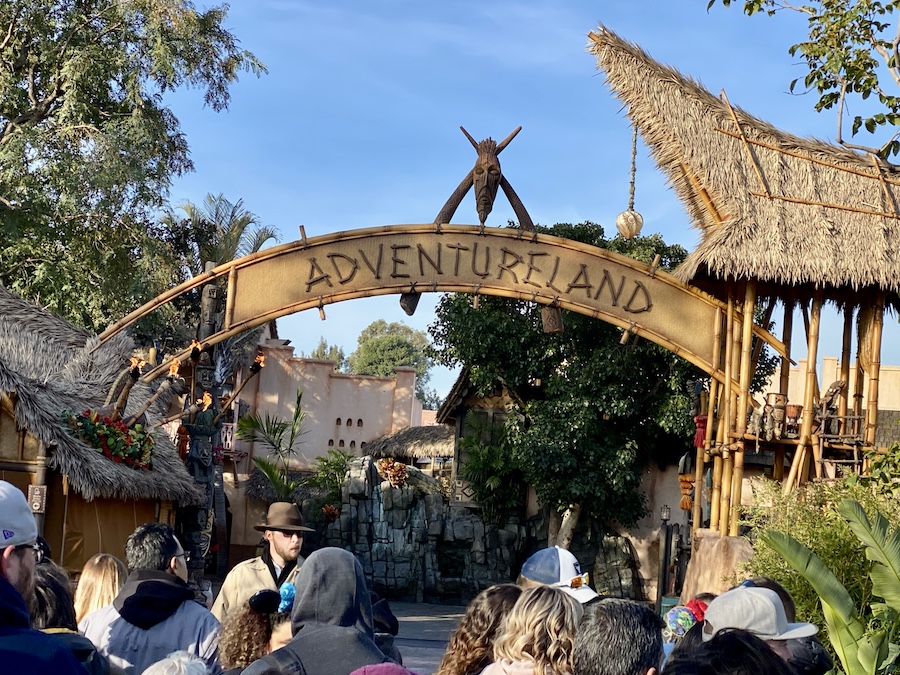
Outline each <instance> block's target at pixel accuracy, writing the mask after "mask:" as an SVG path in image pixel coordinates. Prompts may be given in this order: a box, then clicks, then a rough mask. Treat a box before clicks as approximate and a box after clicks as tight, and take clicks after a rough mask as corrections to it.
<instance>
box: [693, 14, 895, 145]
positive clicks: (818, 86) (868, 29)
mask: <svg viewBox="0 0 900 675" xmlns="http://www.w3.org/2000/svg"><path fill="white" fill-rule="evenodd" d="M733 1H734V0H721V3H722V5H724V6H725V7H728V6H730V5H731V4H732V2H733ZM715 3H716V0H710V2H709V5H708V6H707V9H709V8H711V7H712V6H713V5H714V4H715ZM735 4H737V3H735ZM898 7H900V2H898V1H897V0H889V1H887V2H883V1H882V0H813V1H812V2H808V3H806V4H803V5H794V4H792V3H790V2H784V1H782V0H744V2H743V8H744V13H745V14H747V15H754V14H758V13H763V12H764V13H766V14H768V15H769V16H773V15H775V14H777V13H778V12H781V11H784V10H790V11H794V12H799V13H801V14H804V15H805V16H806V17H807V29H808V34H807V39H805V40H802V41H800V42H798V43H796V44H794V45H791V47H790V48H789V49H788V52H789V54H790V55H791V56H800V57H801V58H802V59H803V60H804V61H805V62H806V66H807V69H808V71H809V72H808V73H807V75H806V77H804V78H803V82H802V85H801V89H803V91H804V92H806V91H815V92H816V93H817V94H818V95H819V98H818V100H817V101H816V106H815V107H816V110H817V111H822V110H828V109H831V108H837V111H838V134H837V138H838V141H839V142H843V141H842V139H841V131H842V128H841V127H842V122H843V117H842V113H843V112H844V109H845V107H846V102H847V98H848V97H849V96H856V97H859V99H860V100H862V101H866V100H867V99H870V98H873V97H874V99H876V100H877V101H878V103H877V104H874V103H873V102H870V104H869V105H866V104H863V105H862V106H860V107H863V108H865V109H866V110H867V111H871V110H875V111H876V112H867V113H865V114H863V115H855V116H854V117H853V120H852V122H851V125H850V131H851V135H856V133H857V132H858V131H859V130H860V129H862V128H865V130H866V131H867V132H869V133H872V134H874V133H875V132H876V131H878V130H879V129H883V128H885V127H886V128H888V131H890V133H891V136H890V138H889V139H888V140H887V141H886V142H885V143H883V144H882V145H881V147H880V148H878V149H877V151H878V153H879V154H880V155H881V156H882V157H888V156H889V155H897V154H900V140H897V133H896V132H894V130H893V129H891V127H896V126H898V125H900V96H898V95H897V92H896V91H895V90H896V88H897V86H898V84H900V59H898V56H897V54H898V52H897V44H898V43H897V40H896V38H895V36H893V35H890V34H889V33H890V32H893V33H895V34H896V32H897V30H896V28H892V27H891V21H890V19H891V17H892V15H893V14H894V12H895V11H896V10H897V9H898ZM885 75H887V76H889V81H888V83H885V79H886V78H885V77H884V76H885ZM798 81H799V80H794V81H792V82H791V83H790V89H791V91H792V92H793V91H794V90H795V88H796V87H797V84H798ZM845 145H850V144H847V143H845ZM850 147H860V146H853V145H850ZM860 149H866V150H867V149H868V148H860Z"/></svg>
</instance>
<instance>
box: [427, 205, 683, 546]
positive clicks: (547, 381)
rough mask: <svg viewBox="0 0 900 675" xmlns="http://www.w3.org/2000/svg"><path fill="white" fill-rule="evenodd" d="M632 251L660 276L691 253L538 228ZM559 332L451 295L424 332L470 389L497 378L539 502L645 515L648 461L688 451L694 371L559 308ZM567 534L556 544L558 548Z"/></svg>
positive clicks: (599, 232)
mask: <svg viewBox="0 0 900 675" xmlns="http://www.w3.org/2000/svg"><path fill="white" fill-rule="evenodd" d="M538 229H539V230H540V231H542V232H547V233H549V234H553V235H556V236H561V237H566V238H569V239H576V240H578V241H582V242H585V243H589V244H592V245H595V246H600V247H602V248H608V249H613V250H616V251H618V252H621V253H627V254H630V255H632V256H634V257H636V258H639V259H642V260H645V261H647V262H649V261H650V260H652V259H653V257H654V256H655V255H656V254H657V253H658V254H660V255H661V256H662V257H661V266H662V268H663V269H667V268H670V267H672V266H674V265H675V264H677V263H678V262H680V261H681V260H682V259H683V258H684V256H685V254H686V252H685V251H684V249H682V248H681V247H680V246H669V245H667V244H665V242H664V241H663V240H662V238H661V237H659V236H658V235H654V236H652V237H639V238H636V239H635V240H632V241H625V240H623V239H622V238H621V237H616V238H615V239H612V240H608V239H606V238H605V237H604V235H603V229H602V228H601V227H599V226H598V225H595V224H593V223H581V224H579V225H568V224H560V225H555V226H554V227H552V228H538ZM563 314H564V323H565V332H564V333H562V334H555V335H548V334H545V333H543V332H542V329H541V318H540V307H539V306H538V305H535V304H533V303H528V302H521V301H516V300H509V299H505V298H496V297H482V298H480V302H479V307H478V309H475V308H474V307H473V306H472V301H471V298H470V297H469V296H466V295H461V294H456V295H446V296H444V298H443V299H442V300H441V302H440V304H439V306H438V309H437V320H436V321H435V323H434V324H432V325H431V326H430V327H429V331H430V332H431V335H432V338H433V340H434V343H435V353H436V358H437V361H438V362H439V363H443V364H444V365H447V366H455V365H459V364H462V365H464V366H466V367H467V368H468V369H469V372H470V374H471V378H472V381H473V383H474V384H475V386H477V387H478V388H479V389H480V390H482V391H489V390H491V389H492V388H493V387H495V385H496V383H497V382H498V381H502V382H503V383H504V384H505V385H506V386H507V387H508V388H509V389H510V391H511V392H512V393H513V395H514V397H515V398H516V399H517V400H518V401H520V405H519V411H518V412H519V413H520V414H519V415H510V416H509V417H508V418H507V424H508V437H507V442H508V444H509V447H510V450H511V453H512V456H513V457H514V459H515V462H516V464H517V466H518V468H520V469H521V471H522V472H523V474H524V476H525V479H526V480H527V482H528V483H529V484H530V485H532V486H533V487H534V488H535V490H536V491H537V493H538V497H539V498H540V500H541V501H542V503H544V504H547V505H549V506H551V507H552V509H553V510H554V511H557V512H564V511H565V512H567V513H568V514H569V516H570V517H569V518H568V519H567V524H568V525H569V526H571V527H574V524H575V522H577V519H578V516H579V514H580V513H582V512H584V513H585V514H587V515H590V516H595V517H600V518H602V519H604V520H608V521H611V520H616V521H619V522H622V523H623V524H632V523H634V522H635V521H636V520H637V519H638V518H640V517H641V516H642V515H644V512H645V507H644V500H643V497H642V495H641V493H640V492H639V490H638V487H639V483H640V472H641V469H642V467H643V466H644V464H646V463H647V462H648V461H650V460H651V459H658V460H663V459H667V458H668V459H675V458H677V457H678V456H680V455H681V454H683V453H684V452H685V451H686V450H687V449H688V448H689V447H690V438H691V436H692V432H693V428H692V425H691V415H690V410H691V403H692V400H691V398H692V387H693V380H695V379H696V378H698V377H700V376H701V373H699V371H697V370H696V369H695V368H694V367H693V366H691V365H690V364H688V363H687V362H685V361H683V360H682V359H680V358H679V357H677V356H675V355H674V354H672V353H671V352H668V351H666V350H665V349H663V348H661V347H658V346H657V345H655V344H653V343H651V342H648V341H646V340H634V339H632V341H631V342H629V343H628V344H627V345H622V344H620V338H621V336H622V331H621V329H619V328H616V327H614V326H612V325H610V324H607V323H604V322H602V321H597V320H595V319H590V318H588V317H585V316H583V315H580V314H575V313H570V312H563ZM565 536H566V535H565V533H563V536H562V537H561V541H560V542H559V543H560V544H561V545H565V543H566V541H565Z"/></svg>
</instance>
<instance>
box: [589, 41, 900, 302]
mask: <svg viewBox="0 0 900 675" xmlns="http://www.w3.org/2000/svg"><path fill="white" fill-rule="evenodd" d="M589 50H590V51H591V52H592V53H593V54H594V55H595V56H596V57H597V62H598V66H599V68H600V69H602V70H603V71H604V72H605V74H606V81H607V83H608V84H609V86H610V88H611V89H612V91H613V93H614V94H615V95H616V96H617V97H618V98H619V99H620V100H621V101H622V102H623V103H624V104H625V105H626V107H627V114H628V116H629V117H630V118H631V120H632V122H634V123H635V124H636V125H637V128H638V130H639V132H640V133H641V135H642V136H643V139H644V141H645V142H646V143H647V145H648V146H649V147H650V150H651V152H652V154H653V156H654V158H655V160H656V163H657V164H658V165H659V167H660V169H661V170H662V171H663V172H664V173H665V174H666V175H667V176H668V179H669V182H670V183H671V184H672V186H673V187H674V189H675V191H676V193H677V194H678V196H679V197H680V199H681V200H682V201H683V202H684V204H685V205H686V207H687V210H688V213H689V215H690V217H691V219H692V220H693V224H694V225H695V226H696V227H698V228H699V229H700V230H701V231H702V240H701V242H700V245H699V246H698V247H697V249H696V250H695V251H694V252H692V253H691V254H690V255H689V256H688V257H687V259H686V260H685V262H684V263H683V264H682V265H681V266H680V267H679V268H678V269H677V270H676V272H675V274H676V276H677V277H679V278H680V279H681V280H683V281H691V282H696V281H702V280H703V279H704V278H709V277H712V278H716V279H726V278H731V279H748V278H753V279H756V280H758V281H759V282H762V285H761V290H762V289H765V288H767V289H768V290H767V291H766V290H763V292H770V293H773V294H776V295H778V294H781V293H779V288H778V287H779V286H780V287H782V288H781V289H780V290H785V289H784V288H783V287H784V286H794V287H803V286H805V288H800V289H799V292H800V294H804V293H808V292H809V291H811V290H812V288H814V287H824V288H825V289H826V297H830V298H832V299H833V298H836V297H841V295H842V294H846V293H847V292H848V291H856V290H859V289H865V288H866V287H878V288H881V289H886V290H887V291H889V292H891V293H895V294H896V293H897V292H898V290H900V246H898V245H900V216H898V215H897V214H898V213H900V206H898V204H900V199H898V197H900V173H898V172H897V171H896V170H895V169H893V168H888V167H886V166H884V165H882V166H880V167H879V168H876V165H875V163H874V161H873V159H872V156H870V155H864V154H860V153H857V152H854V151H852V150H849V149H847V148H844V147H841V146H837V145H834V144H831V143H826V142H824V141H819V140H816V139H811V138H800V137H797V136H793V135H791V134H788V133H785V132H784V131H781V130H779V129H777V128H775V127H774V126H772V125H770V124H768V123H766V122H763V121H762V120H760V119H757V118H756V117H753V116H752V115H750V114H749V113H746V112H744V111H743V110H741V109H740V108H736V107H735V108H733V112H732V108H731V106H730V105H729V103H728V102H727V101H726V100H725V99H724V98H721V99H720V98H719V97H716V96H714V95H712V94H711V93H710V92H709V91H707V90H706V89H704V88H703V87H702V86H701V85H700V84H698V83H697V82H695V81H694V80H691V79H690V78H687V77H685V76H683V75H681V74H680V73H679V72H678V71H676V70H674V69H673V68H670V67H668V66H664V65H662V64H660V63H658V62H656V61H654V60H653V59H652V58H650V56H648V55H647V54H646V53H645V52H644V51H642V50H641V49H640V48H639V47H637V46H635V45H633V44H630V43H628V42H626V41H624V40H622V39H620V38H619V37H618V36H617V35H616V34H614V33H613V32H612V31H610V30H608V29H607V28H605V27H603V26H601V27H600V28H599V29H598V30H597V31H595V32H594V33H592V34H591V35H590V43H589ZM735 118H736V119H737V122H739V125H738V124H737V123H736V122H735ZM741 134H743V137H744V138H741ZM767 194H768V195H769V196H766V195H767ZM701 285H702V284H701ZM787 292H788V293H790V291H787Z"/></svg>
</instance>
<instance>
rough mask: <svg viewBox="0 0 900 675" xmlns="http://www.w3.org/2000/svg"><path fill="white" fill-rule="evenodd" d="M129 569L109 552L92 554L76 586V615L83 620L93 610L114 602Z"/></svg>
mask: <svg viewBox="0 0 900 675" xmlns="http://www.w3.org/2000/svg"><path fill="white" fill-rule="evenodd" d="M127 576H128V571H127V570H126V569H125V565H124V564H123V563H122V561H121V560H119V559H118V558H116V557H115V556H113V555H110V554H109V553H98V554H96V555H94V556H92V557H91V558H90V559H89V560H88V561H87V562H86V563H85V564H84V568H83V569H82V570H81V576H80V577H79V579H78V586H77V587H76V588H75V617H76V619H77V620H78V621H81V620H82V619H83V618H84V617H86V616H87V615H88V614H90V613H91V612H95V611H97V610H98V609H100V608H101V607H106V606H107V605H110V604H112V601H113V600H114V599H115V597H116V596H117V595H118V594H119V591H120V590H122V584H124V583H125V578H126V577H127Z"/></svg>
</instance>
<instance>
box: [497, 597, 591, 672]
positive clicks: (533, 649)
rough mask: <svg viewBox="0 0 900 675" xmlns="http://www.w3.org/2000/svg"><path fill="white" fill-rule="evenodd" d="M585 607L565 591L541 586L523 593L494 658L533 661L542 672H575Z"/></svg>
mask: <svg viewBox="0 0 900 675" xmlns="http://www.w3.org/2000/svg"><path fill="white" fill-rule="evenodd" d="M580 614H581V607H580V606H579V605H578V603H577V602H576V601H575V600H573V599H572V598H571V597H569V596H568V595H566V594H565V593H564V592H563V591H561V590H560V589H558V588H554V587H552V586H538V587H537V588H529V589H527V590H525V591H523V592H522V595H520V596H519V599H518V600H517V601H516V604H515V605H514V606H513V608H512V610H511V611H510V613H509V614H508V615H507V616H506V619H505V620H504V622H503V626H502V627H501V629H500V635H499V636H498V637H497V640H496V641H495V642H494V658H495V659H509V660H511V661H520V660H533V661H535V662H536V663H537V665H538V668H537V670H538V672H541V671H543V670H545V669H547V668H549V669H550V671H551V672H552V673H553V674H554V675H563V674H565V673H571V672H572V651H573V649H574V646H575V629H576V626H577V624H578V619H579V618H580Z"/></svg>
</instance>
